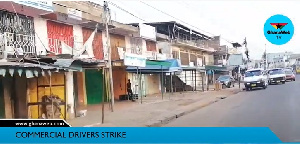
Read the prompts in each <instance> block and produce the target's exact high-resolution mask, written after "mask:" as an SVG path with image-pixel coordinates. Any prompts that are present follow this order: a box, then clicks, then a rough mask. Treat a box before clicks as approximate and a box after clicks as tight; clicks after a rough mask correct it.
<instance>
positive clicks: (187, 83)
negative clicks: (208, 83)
mask: <svg viewBox="0 0 300 144" xmlns="http://www.w3.org/2000/svg"><path fill="white" fill-rule="evenodd" d="M170 81H171V76H170V75H167V76H166V80H165V82H166V91H167V92H171V91H172V89H171V83H170ZM172 82H173V92H181V91H193V90H202V77H201V73H200V72H197V74H196V88H195V76H194V75H193V78H192V75H191V73H190V72H186V73H185V72H182V73H180V74H178V75H172ZM203 83H204V84H205V82H203Z"/></svg>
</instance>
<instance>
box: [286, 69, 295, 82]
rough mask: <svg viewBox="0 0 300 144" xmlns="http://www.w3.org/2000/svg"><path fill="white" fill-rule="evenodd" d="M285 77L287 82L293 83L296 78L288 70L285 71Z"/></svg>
mask: <svg viewBox="0 0 300 144" xmlns="http://www.w3.org/2000/svg"><path fill="white" fill-rule="evenodd" d="M284 72H285V77H286V80H287V81H295V80H296V76H295V74H294V73H293V71H291V70H290V69H286V70H285V71H284Z"/></svg>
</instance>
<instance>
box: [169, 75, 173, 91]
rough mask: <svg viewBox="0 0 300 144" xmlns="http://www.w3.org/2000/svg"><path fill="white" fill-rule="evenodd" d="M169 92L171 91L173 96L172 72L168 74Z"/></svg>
mask: <svg viewBox="0 0 300 144" xmlns="http://www.w3.org/2000/svg"><path fill="white" fill-rule="evenodd" d="M170 86H171V87H170V88H171V89H170V90H171V93H172V94H173V74H172V72H170Z"/></svg>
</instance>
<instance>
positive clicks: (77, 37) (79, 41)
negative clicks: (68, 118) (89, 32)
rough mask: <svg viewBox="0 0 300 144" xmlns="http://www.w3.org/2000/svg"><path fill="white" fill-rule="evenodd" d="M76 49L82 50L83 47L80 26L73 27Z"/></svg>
mask: <svg viewBox="0 0 300 144" xmlns="http://www.w3.org/2000/svg"><path fill="white" fill-rule="evenodd" d="M73 36H74V48H75V49H81V48H82V46H83V34H82V28H81V26H79V25H74V26H73Z"/></svg>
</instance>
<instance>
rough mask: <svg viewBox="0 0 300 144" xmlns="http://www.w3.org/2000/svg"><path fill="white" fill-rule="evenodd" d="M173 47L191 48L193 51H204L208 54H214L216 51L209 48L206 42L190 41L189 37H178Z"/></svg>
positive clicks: (173, 42)
mask: <svg viewBox="0 0 300 144" xmlns="http://www.w3.org/2000/svg"><path fill="white" fill-rule="evenodd" d="M172 44H173V45H177V46H182V47H189V48H191V49H196V50H202V51H207V52H214V51H215V49H214V48H211V47H209V45H208V41H206V40H190V39H187V37H177V38H175V40H173V41H172Z"/></svg>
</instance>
